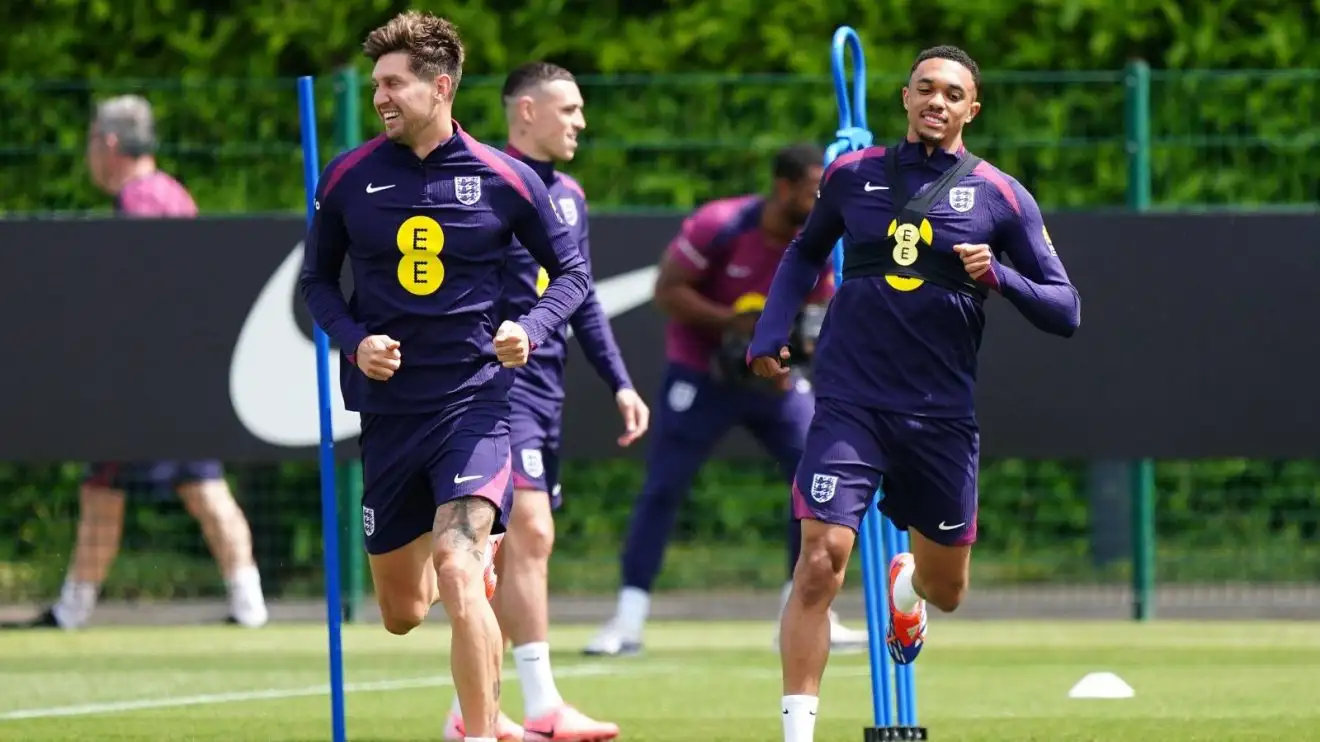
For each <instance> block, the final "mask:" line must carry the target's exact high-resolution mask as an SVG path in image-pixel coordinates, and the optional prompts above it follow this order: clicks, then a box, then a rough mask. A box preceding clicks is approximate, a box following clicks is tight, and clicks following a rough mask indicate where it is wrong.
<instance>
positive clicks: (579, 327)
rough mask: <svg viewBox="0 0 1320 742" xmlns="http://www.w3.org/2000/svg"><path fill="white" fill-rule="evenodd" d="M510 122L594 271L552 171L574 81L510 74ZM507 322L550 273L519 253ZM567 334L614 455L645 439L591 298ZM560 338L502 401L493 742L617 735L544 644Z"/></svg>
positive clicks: (567, 129)
mask: <svg viewBox="0 0 1320 742" xmlns="http://www.w3.org/2000/svg"><path fill="white" fill-rule="evenodd" d="M502 96H503V101H504V109H505V113H506V118H507V121H508V127H509V128H508V131H509V143H508V147H507V148H506V149H505V151H506V152H508V154H509V155H511V156H513V157H517V158H518V159H520V160H522V161H523V162H524V163H526V165H527V166H528V167H530V168H531V169H532V170H533V171H535V172H536V174H537V176H538V177H540V179H541V182H542V183H544V184H545V187H546V189H547V190H548V191H549V193H550V198H551V199H552V200H553V201H554V203H555V204H556V206H557V208H558V211H559V215H560V216H561V217H562V218H563V219H564V222H565V223H567V224H568V226H569V229H570V230H571V231H572V232H573V235H574V237H575V238H576V240H577V245H578V248H579V249H580V250H581V252H582V257H583V258H584V259H585V260H587V262H588V270H590V261H591V255H590V249H589V242H588V229H587V200H586V195H585V193H584V192H583V190H582V187H581V186H580V185H578V183H577V181H575V180H573V179H572V178H571V177H569V176H568V175H566V174H564V173H562V172H560V171H559V170H557V169H556V167H555V163H557V162H569V161H571V160H572V159H573V155H574V154H575V153H576V152H577V135H578V132H580V131H582V129H584V128H585V127H586V119H585V116H584V113H583V101H582V93H581V91H580V90H578V86H577V82H576V81H575V80H574V78H573V75H572V74H571V73H570V72H569V71H568V70H566V69H564V68H562V67H558V66H555V65H553V64H548V63H545V62H531V63H528V64H525V65H523V66H521V67H519V68H518V69H516V70H514V71H513V72H512V73H510V74H509V76H508V78H507V79H506V80H505V83H504V89H503V93H502ZM507 278H508V281H507V283H506V288H505V296H504V300H505V302H506V307H505V311H506V313H507V314H508V315H509V316H513V317H516V316H519V315H521V314H522V313H524V312H526V311H528V310H529V309H530V308H531V307H532V306H533V305H534V304H535V303H536V300H537V299H538V298H539V297H540V296H541V293H542V292H543V291H544V290H545V287H546V279H547V274H546V271H545V269H544V268H541V267H540V266H539V265H538V264H537V262H536V260H535V259H534V258H533V257H532V256H531V254H530V253H528V252H527V251H526V250H523V251H521V252H518V253H515V254H514V256H513V257H511V258H510V260H509V267H508V275H507ZM569 324H570V326H571V327H572V329H573V332H574V334H576V336H577V339H578V342H579V343H580V344H581V345H582V349H583V350H584V351H585V352H586V355H587V360H588V361H590V362H591V365H592V366H593V367H594V368H595V370H596V374H597V375H598V376H600V378H601V380H603V381H604V382H605V383H606V384H607V385H608V386H609V388H610V391H611V392H612V393H613V394H614V399H615V403H616V404H617V405H618V407H619V414H620V415H621V416H622V417H623V427H624V432H623V434H622V435H621V436H620V437H619V441H618V442H619V445H620V446H628V445H631V444H632V442H633V441H635V440H637V439H638V438H639V437H641V436H642V435H643V434H644V433H645V432H646V427H647V423H648V418H649V416H650V411H649V410H648V409H647V407H646V404H645V403H644V402H643V401H642V398H641V397H640V396H639V395H638V394H637V392H636V391H634V389H633V384H632V380H631V379H630V378H629V376H628V369H627V368H626V367H625V366H624V363H623V358H622V357H621V356H620V355H619V347H618V344H617V343H615V341H614V334H613V332H611V330H610V323H609V319H608V318H607V317H606V316H605V312H604V310H603V309H602V308H601V306H600V302H599V301H597V299H596V293H595V290H594V289H593V290H591V291H590V292H588V294H587V298H586V301H584V302H583V303H582V306H581V307H580V308H579V309H578V310H577V311H576V312H574V313H573V316H572V317H571V318H570V319H569ZM567 342H568V327H567V326H563V327H561V328H560V329H559V330H557V331H556V332H554V333H553V334H551V335H550V336H549V337H548V338H547V339H546V341H545V343H543V344H541V345H540V346H538V347H537V348H536V349H535V350H534V351H532V354H531V358H530V359H529V360H528V362H527V365H526V366H524V367H523V368H520V369H518V372H517V374H515V376H514V382H513V389H512V390H511V391H510V394H509V402H510V403H511V404H512V416H511V417H510V424H509V429H510V435H511V439H510V442H511V444H512V450H513V486H514V499H513V512H512V513H511V514H510V515H509V530H508V532H507V533H506V534H505V535H504V536H503V537H501V538H503V541H502V545H501V546H500V550H499V554H498V556H497V557H496V560H497V563H496V569H497V570H498V572H499V588H498V590H497V591H496V593H495V612H496V615H497V616H498V618H499V622H500V627H501V628H502V629H503V631H504V635H505V637H506V638H508V639H509V640H510V641H511V643H512V645H513V661H514V665H515V666H516V668H517V670H518V679H519V682H520V685H521V687H522V695H523V712H524V715H525V717H524V722H523V725H524V726H523V727H520V726H518V725H517V724H516V723H514V722H513V721H512V720H511V719H509V718H508V717H507V716H505V715H504V714H503V713H501V714H500V718H499V726H498V728H497V733H498V736H499V739H501V740H523V739H528V740H553V741H555V742H594V741H595V740H611V739H614V738H615V737H617V736H618V734H619V727H618V726H617V725H615V724H611V723H608V722H599V721H595V720H594V719H591V718H588V717H587V716H585V715H583V714H582V713H581V712H579V711H577V710H576V709H575V708H574V707H572V706H570V705H568V704H566V703H565V702H564V699H563V697H562V696H561V695H560V694H559V689H558V688H557V687H556V685H555V679H554V674H553V673H552V672H551V668H550V645H549V643H548V639H549V636H548V628H549V620H550V619H549V597H548V595H547V582H548V570H549V564H550V552H551V550H552V549H553V547H554V541H555V522H554V517H553V510H554V509H555V508H557V507H558V506H559V503H560V498H561V496H560V486H559V442H560V431H561V425H560V423H561V420H562V417H563V405H564V366H565V362H566V360H567V352H568V347H567ZM463 729H464V727H463V718H462V713H461V711H460V709H459V705H458V699H457V698H455V699H454V706H453V708H452V709H451V711H450V713H449V719H448V722H447V724H446V726H445V739H450V740H455V739H462V738H463Z"/></svg>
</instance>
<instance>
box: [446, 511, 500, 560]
mask: <svg viewBox="0 0 1320 742" xmlns="http://www.w3.org/2000/svg"><path fill="white" fill-rule="evenodd" d="M494 525H495V506H494V505H492V504H491V502H490V501H489V500H486V499H485V498H482V497H460V498H458V499H457V500H453V501H451V502H447V503H445V504H443V505H441V506H440V507H438V508H436V510H435V523H434V524H432V531H431V532H432V533H434V534H435V537H436V539H437V542H438V544H439V545H440V546H441V547H442V548H445V549H446V550H449V551H466V552H468V553H469V554H471V555H472V558H474V559H476V560H477V561H482V559H483V558H484V557H485V552H486V542H487V539H488V537H489V536H490V531H491V528H492V527H494Z"/></svg>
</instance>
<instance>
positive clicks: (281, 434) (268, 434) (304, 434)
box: [229, 242, 659, 447]
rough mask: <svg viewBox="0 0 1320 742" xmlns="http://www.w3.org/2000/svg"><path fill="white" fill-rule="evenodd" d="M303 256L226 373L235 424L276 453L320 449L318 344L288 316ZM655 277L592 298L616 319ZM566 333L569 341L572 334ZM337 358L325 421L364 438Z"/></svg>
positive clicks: (625, 281) (255, 319)
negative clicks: (341, 379)
mask: <svg viewBox="0 0 1320 742" xmlns="http://www.w3.org/2000/svg"><path fill="white" fill-rule="evenodd" d="M302 256H303V244H302V243H301V242H299V243H298V245H297V247H295V248H294V249H293V252H292V253H290V254H289V257H287V258H285V260H284V262H283V263H281V264H280V266H279V268H277V269H276V270H275V273H274V274H273V275H272V276H271V277H270V279H269V280H268V281H267V282H266V285H265V286H264V287H263V288H262V289H261V293H260V294H258V295H257V300H256V302H255V303H253V305H252V309H251V310H250V311H249V312H248V316H247V319H246V320H244V322H243V329H242V330H240V331H239V334H238V341H237V342H236V343H235V344H234V354H233V358H232V359H231V361H230V365H229V398H230V402H231V403H232V404H233V406H234V413H235V414H236V415H237V416H238V419H239V422H241V423H243V427H245V428H247V430H248V432H249V433H251V434H252V435H254V436H256V437H257V438H260V439H261V440H263V441H265V442H266V443H269V444H271V445H275V446H288V447H301V446H314V445H317V444H319V443H320V441H321V423H320V416H319V413H318V412H317V400H316V344H315V343H313V342H312V341H311V340H310V339H309V338H308V337H307V336H306V335H304V334H303V332H302V330H301V329H299V328H298V322H297V319H296V317H295V316H294V313H293V299H294V295H295V293H296V292H297V289H298V272H299V271H300V270H301V269H302ZM658 272H659V268H658V267H656V266H648V267H646V268H638V269H636V270H632V271H628V272H627V273H621V274H619V275H617V276H610V277H609V278H606V279H602V280H600V281H597V282H596V285H595V287H596V298H597V299H598V300H599V301H600V304H601V308H602V309H603V310H604V311H605V316H606V317H607V318H609V319H613V318H615V317H618V316H619V315H621V314H624V313H626V312H629V311H631V310H633V309H636V308H637V307H640V306H642V305H644V304H646V303H647V302H649V301H651V298H652V297H653V296H654V294H655V278H656V274H657V273H658ZM568 333H569V335H570V336H572V334H573V330H572V328H571V327H570V328H569V331H568ZM342 357H343V356H342V354H340V353H339V352H336V351H332V352H331V353H330V414H331V424H332V426H333V430H334V436H335V440H336V441H344V440H348V439H349V438H352V437H353V436H356V435H357V434H358V433H359V432H361V430H362V422H361V419H360V418H359V417H358V414H357V413H356V412H350V411H348V410H347V409H345V408H344V397H343V394H342V393H341V392H340V390H339V363H340V359H341V358H342Z"/></svg>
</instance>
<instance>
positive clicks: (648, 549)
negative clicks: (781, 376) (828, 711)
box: [583, 144, 866, 656]
mask: <svg viewBox="0 0 1320 742" xmlns="http://www.w3.org/2000/svg"><path fill="white" fill-rule="evenodd" d="M823 160H824V153H823V152H822V150H821V149H820V148H819V147H816V146H814V145H811V144H797V145H793V146H789V147H786V148H784V149H782V150H780V151H779V152H778V153H777V154H776V155H775V158H774V164H773V187H772V189H771V192H770V194H769V195H768V196H762V195H746V196H739V197H736V198H726V199H720V200H717V201H714V202H712V203H709V204H706V205H705V206H702V207H701V208H699V209H698V210H697V211H696V212H695V213H694V214H692V216H690V217H688V219H687V220H686V221H685V222H684V223H683V228H682V231H681V232H680V233H679V235H678V236H677V237H675V238H674V240H673V242H671V243H670V244H669V247H668V248H667V249H666V251H665V253H664V256H663V257H662V258H661V261H660V275H659V277H658V278H657V280H656V288H655V303H656V306H658V307H659V308H660V310H661V311H663V312H665V313H666V314H667V315H669V324H668V327H667V328H666V332H665V349H666V356H667V359H668V368H667V369H666V373H665V379H664V382H663V386H662V388H661V390H660V399H659V401H658V403H657V404H656V405H655V419H654V421H653V424H652V431H653V432H652V435H653V437H652V438H651V443H650V450H649V452H648V460H647V478H646V483H645V484H644V485H643V487H642V493H641V496H640V498H638V502H637V505H636V507H635V508H634V510H633V513H632V523H631V526H630V527H629V531H628V537H627V541H626V543H625V546H624V551H623V559H622V562H623V588H622V590H621V591H620V593H619V605H618V609H617V611H616V614H615V616H614V618H613V619H612V620H611V621H610V622H609V623H608V624H606V626H605V627H604V629H603V630H602V631H601V632H600V634H599V635H597V636H596V638H595V639H593V640H592V641H591V643H590V644H588V645H587V647H586V648H585V649H584V650H583V651H584V653H585V654H588V655H593V656H617V655H628V654H634V653H636V652H638V651H640V650H641V646H642V641H641V636H642V628H643V626H644V624H645V622H646V618H647V614H648V613H649V609H650V592H651V587H652V585H653V583H654V581H655V578H656V575H657V574H658V573H659V572H660V565H661V561H662V559H663V557H664V550H665V546H666V544H667V542H668V540H669V536H670V533H671V531H672V530H673V527H674V522H675V520H676V518H677V516H678V507H679V504H680V503H681V502H682V501H683V499H684V498H685V497H686V496H687V493H688V491H689V489H690V488H691V486H692V481H693V479H694V478H695V477H696V475H697V472H698V470H700V468H701V465H702V464H703V463H704V462H705V461H706V459H707V457H709V455H710V453H711V451H712V450H713V449H714V447H715V446H716V444H718V443H719V441H720V440H721V439H722V438H723V437H724V436H725V434H726V433H728V432H729V430H730V429H732V428H733V427H734V426H735V425H742V426H744V427H746V428H747V429H748V430H749V431H750V432H751V433H752V435H753V436H755V437H756V439H757V440H758V441H759V442H760V443H761V445H762V446H763V447H764V448H765V449H766V451H767V453H769V454H770V455H771V456H772V457H774V459H775V461H776V462H777V463H778V465H779V469H780V472H781V474H782V475H783V477H784V481H785V482H788V481H791V479H792V476H793V473H794V472H795V471H796V469H797V464H798V459H799V458H800V457H801V455H802V449H803V445H804V442H805V440H806V435H807V427H808V425H809V424H810V422H811V415H812V411H813V409H814V395H813V393H812V389H811V383H810V381H809V380H808V379H807V378H806V377H805V376H803V375H801V374H798V373H794V374H793V375H791V376H789V377H787V378H786V379H785V380H784V382H783V383H782V384H768V383H766V382H764V381H763V380H759V379H756V378H755V377H754V376H752V375H751V374H750V373H749V372H747V371H746V362H745V359H744V354H745V351H746V348H747V342H748V341H749V340H750V337H751V331H752V329H753V327H754V323H755V321H756V318H757V317H758V316H759V312H760V307H761V306H763V305H764V301H765V295H766V293H767V292H769V290H770V282H771V280H772V279H773V278H774V275H775V271H776V269H777V268H778V267H779V261H780V259H781V257H782V256H783V254H784V249H785V248H786V247H787V246H788V243H789V241H790V240H792V239H793V237H794V236H795V235H796V234H797V233H798V231H799V230H800V229H801V228H802V225H803V224H804V223H805V222H806V218H807V214H808V213H810V211H811V208H812V205H813V204H814V203H815V200H816V186H817V184H818V183H819V182H820V177H821V173H822V170H823V167H822V164H821V163H822V162H823ZM833 293H834V275H833V269H832V268H827V269H824V270H822V271H821V273H820V278H819V280H818V281H817V283H816V287H815V289H814V290H813V291H812V292H811V295H810V296H808V298H807V305H808V307H807V308H808V309H810V308H812V307H813V305H814V306H815V307H816V308H819V305H821V304H824V303H826V302H828V301H829V299H830V297H831V296H832V295H833ZM784 512H785V517H786V519H787V521H788V523H789V525H788V527H787V528H786V529H785V530H786V532H787V536H788V579H789V582H788V583H787V584H786V585H785V588H784V595H783V598H784V599H785V600H786V599H787V596H788V591H789V589H790V588H791V584H792V583H791V580H792V573H793V566H794V565H795V564H796V563H797V555H798V551H799V549H800V547H801V531H800V526H799V525H798V524H797V522H796V521H794V520H793V519H792V517H791V513H790V512H789V503H787V502H785V504H784ZM781 605H782V601H781ZM831 641H832V644H833V646H834V648H835V649H858V648H863V647H865V646H866V633H865V632H863V631H854V630H851V629H848V628H846V627H844V626H843V625H842V624H840V623H839V622H838V619H837V617H833V620H832V629H831Z"/></svg>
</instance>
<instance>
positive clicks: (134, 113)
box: [4, 95, 268, 630]
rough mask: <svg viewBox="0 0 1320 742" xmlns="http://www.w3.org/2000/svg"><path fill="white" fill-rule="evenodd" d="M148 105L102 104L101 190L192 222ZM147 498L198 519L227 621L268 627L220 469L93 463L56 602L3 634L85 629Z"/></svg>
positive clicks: (122, 212) (98, 119)
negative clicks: (162, 165)
mask: <svg viewBox="0 0 1320 742" xmlns="http://www.w3.org/2000/svg"><path fill="white" fill-rule="evenodd" d="M155 150H156V131H155V120H154V117H153V115H152V111H151V104H150V103H148V102H147V101H146V100H145V99H144V98H141V97H140V96H136V95H124V96H120V97H117V98H111V99H109V100H106V101H103V102H102V103H101V104H100V105H99V106H97V109H96V115H95V118H94V119H93V121H92V126H91V132H90V136H89V137H88V142H87V167H88V170H90V171H91V176H92V180H93V182H95V183H96V185H97V187H98V188H100V189H101V190H103V191H105V192H106V193H108V194H111V195H113V196H114V197H115V213H116V214H117V215H118V216H121V217H128V218H147V219H190V218H193V217H195V216H197V205H196V204H195V203H194V202H193V199H192V196H191V195H190V194H189V193H188V190H187V189H186V188H184V187H183V185H182V184H180V183H179V181H177V180H175V179H174V178H172V177H170V176H169V175H168V174H166V173H164V172H162V171H160V170H158V169H156V158H155V156H154V153H155ZM130 492H131V493H133V494H134V495H136V496H139V497H145V498H148V499H152V498H156V497H160V496H162V495H166V496H168V495H170V494H174V493H177V494H178V496H179V497H180V498H182V500H183V505H184V507H185V508H186V509H187V510H188V512H189V513H190V514H191V515H192V516H193V517H194V518H196V519H197V522H198V524H200V526H201V531H202V535H203V537H204V538H205V539H206V543H207V545H208V546H209V547H210V549H211V553H212V555H214V557H215V560H216V563H217V564H218V565H219V567H220V572H221V576H222V577H223V578H224V581H225V587H226V588H227V591H228V593H229V615H228V622H229V623H233V624H237V625H240V626H246V627H249V628H256V627H260V626H263V625H265V623H266V621H267V619H268V613H267V609H266V600H265V597H264V595H263V593H262V589H261V575H260V573H259V572H258V570H257V565H256V562H255V561H254V560H253V558H252V532H251V529H250V528H249V526H248V522H247V518H245V517H244V515H243V511H242V510H241V509H240V508H239V506H238V503H237V502H235V500H234V496H233V494H232V493H231V492H230V490H229V484H228V482H226V481H225V474H224V467H223V466H222V465H221V463H220V462H219V461H210V460H199V461H137V462H108V461H102V462H96V463H93V464H91V465H90V466H89V467H88V472H87V477H86V479H85V480H84V482H83V485H82V489H81V491H80V492H79V512H78V530H77V534H78V535H77V541H76V542H75V544H74V547H73V557H72V559H71V560H70V561H71V563H70V565H69V574H68V575H67V576H66V578H65V582H64V586H63V588H62V589H61V591H60V597H59V600H58V601H57V602H56V603H55V604H54V605H53V606H51V607H50V608H48V609H47V610H46V611H44V612H43V613H42V614H41V615H40V616H39V617H37V618H36V619H34V620H33V621H30V622H25V623H21V624H14V625H9V626H6V627H4V628H41V627H51V628H62V629H66V630H73V629H77V628H81V627H82V626H83V625H84V624H85V623H87V621H88V620H89V619H90V618H91V615H92V611H93V609H94V608H95V607H96V603H97V599H98V597H99V593H100V590H101V585H102V584H103V583H104V582H105V578H106V575H107V574H108V573H109V571H110V566H111V565H112V564H113V563H114V559H115V555H116V554H117V553H118V551H119V539H120V536H121V535H122V533H123V527H124V502H125V499H126V495H127V494H128V493H130Z"/></svg>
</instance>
